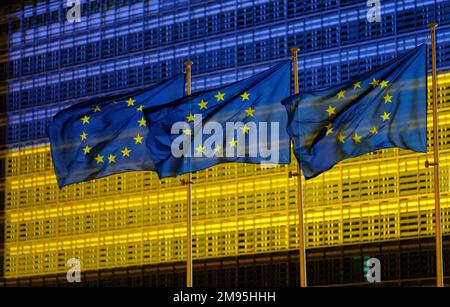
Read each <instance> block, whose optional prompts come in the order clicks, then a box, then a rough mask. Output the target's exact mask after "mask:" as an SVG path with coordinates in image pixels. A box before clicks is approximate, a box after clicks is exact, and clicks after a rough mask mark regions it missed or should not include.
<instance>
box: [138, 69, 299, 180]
mask: <svg viewBox="0 0 450 307" xmlns="http://www.w3.org/2000/svg"><path fill="white" fill-rule="evenodd" d="M290 72H291V66H290V62H289V61H286V62H282V63H280V64H278V65H276V66H275V67H272V68H271V69H268V70H266V71H264V72H261V73H259V74H256V75H254V76H252V77H250V78H247V79H244V80H242V81H238V82H235V83H233V84H230V85H227V86H224V87H221V88H218V89H214V90H208V91H203V92H199V93H195V94H193V95H191V96H189V97H185V98H183V99H180V100H178V101H176V102H172V103H171V104H169V105H167V106H161V107H157V108H149V109H146V110H145V114H146V116H147V120H148V121H149V123H150V135H149V137H148V138H147V147H148V148H149V150H150V152H151V155H152V158H153V161H154V162H155V165H156V169H157V172H158V174H159V176H160V178H165V177H174V176H177V175H180V174H184V173H188V172H193V171H199V170H202V169H205V168H208V167H211V166H214V165H217V164H219V163H225V162H241V163H261V164H264V163H267V164H270V165H273V164H287V163H290V150H289V148H290V140H289V135H288V134H287V132H286V121H287V113H286V111H285V109H284V107H283V106H282V105H281V101H282V100H283V99H285V98H286V97H288V96H289V95H290Z"/></svg>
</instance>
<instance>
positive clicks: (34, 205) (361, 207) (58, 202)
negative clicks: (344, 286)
mask: <svg viewBox="0 0 450 307" xmlns="http://www.w3.org/2000/svg"><path fill="white" fill-rule="evenodd" d="M439 99H440V100H439V107H440V140H439V142H440V144H441V172H442V173H441V177H442V182H441V190H442V207H443V216H444V219H443V227H444V233H450V213H449V207H450V193H449V186H450V181H449V178H450V174H449V170H450V74H445V75H440V76H439ZM430 125H431V118H430V120H429V128H431V126H430ZM429 136H431V129H429ZM427 157H428V158H430V160H432V152H431V148H430V153H428V154H416V153H412V152H409V151H404V150H398V149H392V150H383V151H379V152H377V153H372V154H367V155H364V156H362V157H359V158H356V159H351V160H347V161H345V162H343V163H340V164H339V165H337V166H336V167H334V168H333V169H332V170H330V171H328V172H326V173H324V174H323V175H321V176H319V177H317V178H315V179H313V180H311V181H307V182H306V183H305V189H304V193H305V219H306V221H305V222H306V225H305V229H306V241H307V246H308V248H315V247H324V246H340V245H347V244H356V243H364V242H381V241H389V240H399V239H407V238H415V237H425V236H432V235H433V233H434V225H433V210H434V203H433V202H434V200H433V178H432V175H433V174H432V168H429V169H427V168H425V167H424V164H425V161H426V159H427ZM5 159H6V174H7V178H6V183H5V185H6V187H5V195H6V196H5V208H6V212H5V228H6V229H5V237H6V244H5V276H6V277H20V276H31V275H45V274H54V273H58V272H65V271H66V262H67V260H68V259H70V258H73V257H75V258H78V259H80V261H81V262H82V269H83V270H97V269H101V268H114V267H124V266H131V265H142V264H155V263H165V262H174V261H182V260H184V259H185V256H186V255H185V244H186V241H185V233H186V232H185V223H184V221H185V219H186V215H185V213H186V210H185V204H186V192H185V189H184V188H182V187H181V186H180V183H179V180H178V179H166V180H159V179H158V178H157V176H156V175H155V174H154V173H151V172H132V173H126V174H121V175H115V176H110V177H107V178H103V179H99V180H95V181H91V182H87V183H81V184H77V185H71V186H68V187H65V188H64V189H62V190H60V189H59V188H58V187H57V185H56V181H55V176H54V173H53V169H52V162H51V155H50V152H49V148H48V146H41V147H37V148H28V149H23V150H20V151H11V152H8V153H7V154H6V157H5ZM289 169H291V170H294V169H295V164H294V163H292V165H290V166H289V167H288V166H280V167H275V168H269V169H261V168H260V166H259V165H243V164H224V165H220V166H217V167H214V168H211V169H208V170H205V171H202V172H198V173H195V174H194V182H195V184H194V189H193V197H194V201H193V217H194V229H193V232H194V251H193V253H194V257H195V258H196V259H206V258H216V257H224V256H238V255H246V254H256V253H267V252H275V251H287V250H293V249H296V248H297V246H298V245H297V244H298V228H297V218H298V217H297V210H296V184H295V183H296V180H295V179H293V178H291V179H290V178H288V176H287V172H288V170H289Z"/></svg>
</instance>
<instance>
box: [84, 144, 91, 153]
mask: <svg viewBox="0 0 450 307" xmlns="http://www.w3.org/2000/svg"><path fill="white" fill-rule="evenodd" d="M90 152H91V147H89V146H87V145H86V146H85V147H83V153H84V154H85V155H87V154H88V153H90Z"/></svg>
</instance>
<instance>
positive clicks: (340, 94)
mask: <svg viewBox="0 0 450 307" xmlns="http://www.w3.org/2000/svg"><path fill="white" fill-rule="evenodd" d="M337 96H338V98H339V99H344V98H345V91H343V90H342V91H340V92H339V93H338V94H337Z"/></svg>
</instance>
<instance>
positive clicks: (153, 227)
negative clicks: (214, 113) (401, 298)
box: [0, 0, 450, 285]
mask: <svg viewBox="0 0 450 307" xmlns="http://www.w3.org/2000/svg"><path fill="white" fill-rule="evenodd" d="M65 3H66V1H62V0H60V1H56V0H50V1H48V2H39V1H37V2H36V3H35V4H30V3H27V2H26V1H24V2H22V3H14V4H13V1H11V4H10V5H9V6H5V7H3V8H2V9H4V10H5V11H7V12H8V14H7V15H6V16H7V19H5V20H3V23H2V28H3V29H5V30H4V31H2V33H4V34H5V35H4V36H3V37H4V38H3V41H5V42H6V43H7V44H3V43H2V48H3V47H4V46H6V45H7V49H5V50H4V52H7V53H8V54H7V56H3V57H0V66H1V67H4V70H5V73H6V76H7V85H8V89H7V90H6V88H5V87H1V88H0V102H2V106H6V107H4V108H5V109H6V110H4V112H3V116H2V118H4V117H6V118H7V120H6V121H5V120H4V119H3V120H2V122H1V125H2V131H3V133H4V146H3V148H2V151H1V160H2V167H3V168H4V169H3V170H2V171H3V173H4V174H2V175H3V178H4V180H3V184H2V185H1V186H0V189H1V192H0V193H1V195H2V198H3V199H4V200H3V199H2V207H0V212H1V218H0V222H2V221H3V227H2V228H3V232H4V234H3V236H4V240H3V241H4V244H3V246H2V249H3V281H2V282H3V283H4V284H16V283H19V284H21V283H26V282H31V283H32V284H33V283H34V282H35V281H36V280H37V281H36V283H39V282H42V283H44V284H45V283H46V280H47V283H49V284H52V283H55V280H59V279H61V280H63V281H62V283H64V282H65V281H64V279H65V272H66V271H67V267H66V262H67V260H68V259H70V258H77V259H79V260H80V261H81V263H82V270H83V272H85V273H84V274H85V275H83V276H84V277H86V279H87V280H88V281H89V280H91V281H95V280H97V282H98V280H102V278H104V279H105V280H125V281H126V282H124V283H126V284H133V282H130V280H133V278H134V277H133V276H141V277H139V278H138V279H139V282H136V284H142V283H144V284H154V285H157V284H165V285H166V284H167V285H183V284H184V282H183V278H184V275H183V265H184V263H183V261H184V260H185V257H186V254H185V244H186V240H185V237H186V230H185V228H186V226H185V225H186V224H185V221H186V209H185V207H186V192H185V188H184V187H182V186H181V185H180V182H179V179H165V180H159V179H158V178H157V175H156V174H155V173H151V172H134V173H126V174H120V175H115V176H111V177H107V178H104V179H99V180H95V181H92V182H88V183H82V184H76V185H72V186H68V187H65V188H64V189H62V190H60V189H59V188H58V186H57V184H56V179H55V176H54V172H53V169H52V161H51V155H50V151H49V145H48V139H47V138H46V134H45V128H46V125H47V124H48V123H49V121H50V120H51V117H52V116H53V115H54V114H55V113H56V112H58V111H59V110H61V109H63V108H66V107H67V106H69V105H71V104H73V103H77V102H80V101H83V100H84V99H86V98H87V97H99V96H101V95H104V94H108V93H118V92H124V91H127V90H129V89H130V88H139V87H142V86H144V85H146V84H149V83H153V82H157V81H158V80H160V79H161V78H167V77H170V76H172V75H173V74H175V73H178V72H180V71H182V69H183V61H184V60H186V59H191V60H192V61H193V62H194V65H193V67H192V73H193V91H196V90H200V89H204V88H207V87H213V86H218V85H221V84H226V83H229V82H232V81H235V80H238V79H241V78H244V77H247V76H249V75H251V74H254V73H256V72H259V71H261V70H263V69H266V68H267V67H269V66H271V65H273V64H274V63H276V62H277V61H279V60H282V59H286V58H287V57H288V56H289V55H290V54H289V48H290V47H292V46H297V47H299V48H300V49H301V53H300V58H299V77H300V90H310V89H314V88H322V87H327V86H331V85H335V84H337V83H340V82H343V81H346V80H348V79H350V78H352V77H354V76H356V75H358V74H360V73H361V72H364V71H366V70H369V69H371V68H372V67H374V66H375V65H377V64H380V63H382V62H384V61H386V60H387V59H390V58H392V57H394V56H396V54H397V53H398V52H403V51H404V50H406V49H409V48H412V47H414V46H416V45H418V44H421V43H423V42H425V41H426V40H427V35H428V29H427V24H428V23H430V22H432V21H436V22H437V23H439V24H440V27H439V28H438V36H437V38H438V70H439V76H438V78H439V82H438V83H439V84H438V86H439V102H438V103H439V108H440V115H439V119H440V140H439V142H440V146H441V178H442V180H441V191H442V213H443V231H444V234H445V235H449V234H450V192H449V189H450V71H449V70H448V69H449V68H450V3H449V2H448V1H443V0H441V1H439V0H433V1H429V0H421V1H418V0H402V1H398V0H397V1H387V0H386V1H382V22H381V23H372V24H371V23H368V22H367V20H366V13H367V10H368V8H367V6H366V1H362V0H341V1H339V0H292V1H291V0H276V1H266V0H239V1H236V0H231V1H230V0H221V1H198V0H171V1H163V0H159V1H158V0H152V1H147V0H95V1H93V0H91V1H88V0H85V1H82V4H83V5H82V9H81V11H82V16H81V22H80V23H75V24H72V23H68V22H66V21H65V10H66V9H65V8H64V6H65ZM2 15H3V14H2ZM6 35H7V36H6ZM6 61H7V63H6ZM429 128H430V129H431V120H430V121H429ZM431 137H432V134H431V131H429V139H430V140H431ZM429 143H430V144H431V142H429ZM431 150H432V148H430V152H429V153H428V154H427V155H425V154H415V153H411V152H408V151H403V150H397V149H393V150H383V151H379V152H377V153H373V154H368V155H365V156H362V157H361V158H357V159H351V160H348V161H346V162H343V163H340V164H339V165H337V166H336V167H334V168H333V169H332V170H330V171H328V172H326V173H325V174H323V175H321V176H319V177H317V178H315V179H313V180H311V181H308V182H307V183H306V184H305V186H304V192H305V227H306V242H307V247H308V250H309V251H308V254H309V256H308V257H309V258H308V260H311V261H308V263H309V267H308V268H309V269H310V276H309V278H310V280H311V283H312V284H317V285H319V284H322V283H347V282H348V283H354V282H359V281H360V280H361V278H360V277H361V276H359V277H358V278H356V277H349V278H348V279H345V280H342V279H340V278H335V277H323V278H322V277H320V276H319V277H318V275H321V274H322V275H323V274H330V273H326V272H327V270H328V269H329V268H331V267H333V259H338V260H336V261H337V262H338V263H339V264H338V266H339V269H338V270H337V272H341V273H345V274H347V273H348V272H350V271H351V270H352V269H351V268H354V267H355V266H356V267H358V269H355V273H354V274H355V275H358V274H359V272H360V270H361V261H362V260H361V259H364V257H366V256H377V255H378V254H379V253H381V250H385V249H386V248H387V247H389V246H390V247H391V249H390V250H391V251H395V253H397V250H399V251H398V253H397V254H399V253H401V250H403V251H409V252H410V254H411V256H410V258H411V259H413V258H414V257H417V255H422V254H421V253H424V254H425V255H428V256H427V257H428V258H427V259H428V262H427V265H428V267H430V268H433V265H434V264H433V259H431V258H432V256H433V252H430V251H431V250H432V247H433V246H432V241H430V239H429V238H430V237H432V236H433V234H434V223H433V218H434V217H433V210H434V199H433V174H432V171H433V170H432V168H425V166H424V165H425V161H426V160H427V158H429V159H430V160H432V151H431ZM289 169H291V170H295V163H294V162H293V163H292V164H291V166H289V167H276V168H273V169H261V168H260V166H258V165H242V164H224V165H220V166H217V167H214V168H211V169H208V170H205V171H202V172H199V173H195V174H194V176H193V177H194V183H195V184H194V186H193V219H194V227H193V233H194V237H193V240H194V248H193V254H194V260H195V263H196V270H195V271H194V278H195V281H196V282H197V283H198V284H202V283H203V284H208V283H207V282H206V281H207V280H208V279H214V278H216V279H215V280H217V279H219V280H220V279H223V283H226V284H228V285H235V284H245V285H256V284H258V285H259V281H257V280H260V279H264V276H266V277H267V276H269V275H270V276H271V277H270V278H271V279H273V276H274V275H273V274H274V273H273V272H275V271H276V272H278V273H276V274H277V276H279V278H278V279H275V280H276V281H277V282H278V284H279V285H285V284H296V283H297V282H296V280H297V279H298V267H297V266H296V258H295V257H296V253H297V252H296V250H297V244H298V228H297V209H296V198H295V197H296V185H295V178H293V179H292V178H289V177H288V170H289ZM444 241H445V246H446V249H445V253H446V256H445V261H446V267H447V268H446V276H449V275H450V271H449V269H448V267H449V266H450V259H449V258H450V256H449V249H447V240H444ZM418 242H419V243H418ZM430 242H431V243H430ZM430 244H431V245H430ZM412 245H414V246H416V247H411V246H412ZM399 246H401V248H399ZM408 246H409V247H408ZM424 246H427V247H426V249H424ZM364 250H366V251H368V252H364ZM388 250H389V249H388ZM345 251H347V253H348V255H350V256H349V257H350V259H353V260H348V257H347V256H345ZM333 253H334V254H333ZM337 253H339V256H336V255H337ZM393 253H394V252H393ZM395 253H394V254H395ZM394 254H393V255H394ZM397 254H395V255H397ZM333 255H334V256H333ZM321 257H322V258H323V259H331V260H329V261H328V262H327V261H326V260H323V261H322V260H321V259H322V258H321ZM327 257H328V258H327ZM333 257H335V258H333ZM346 257H347V258H346ZM396 257H397V256H396ZM398 257H400V258H401V257H402V256H398ZM388 258H389V257H386V259H388ZM400 258H399V259H400ZM410 258H408V259H410ZM249 259H250V260H249ZM255 259H257V260H255ZM258 259H261V260H258ZM264 259H265V260H264ZM267 259H269V260H267ZM339 259H340V260H339ZM346 259H347V260H346ZM383 259H384V258H383ZM402 259H403V258H402ZM258 261H259V262H258ZM277 261H278V262H277ZM324 261H325V262H324ZM394 262H395V261H393V262H392V263H394ZM258 263H259V264H258ZM264 263H266V264H265V266H266V267H268V266H269V267H270V268H273V269H272V271H271V272H270V273H267V274H268V275H264V274H261V275H258V274H260V273H258V272H260V271H259V268H261V267H262V266H263V265H262V264H264ZM267 263H269V264H267ZM385 263H386V262H385ZM346 265H347V266H346ZM384 265H385V266H386V267H385V268H386V270H389V269H392V270H400V269H398V264H397V262H395V264H391V265H389V264H384ZM324 266H325V267H327V268H328V269H327V268H325V267H324ZM391 267H392V268H391ZM412 267H413V265H412ZM247 268H248V270H247ZM236 270H240V271H239V272H240V273H236V272H237V271H236ZM242 270H244V271H245V270H247V271H246V272H247V273H245V272H244V273H242ZM406 270H407V269H406ZM144 271H146V272H148V274H147V273H143V272H144ZM335 271H336V270H334V269H333V272H335ZM111 272H112V273H111ZM114 272H116V274H118V275H120V277H116V278H114V276H115V275H114ZM117 272H119V273H117ZM133 272H134V273H133ZM205 272H213V273H211V274H207V273H205ZM217 272H220V273H217ZM227 272H228V273H227ZM230 272H231V273H230ZM346 272H347V273H346ZM103 274H105V276H103ZM242 274H243V275H242ZM317 274H318V275H317ZM333 274H334V273H333ZM336 274H338V273H336ZM348 274H350V273H348ZM352 274H353V273H352ZM427 274H428V275H427ZM350 275H351V274H350ZM406 275H407V274H406ZM406 275H405V274H397V275H395V276H394V275H393V277H392V278H391V279H402V280H403V279H405V278H406V279H407V280H408V279H411V280H415V279H421V280H427V279H430V278H432V277H433V274H432V272H424V273H423V274H418V275H417V277H416V276H412V275H411V276H409V275H408V276H406ZM58 276H62V277H61V278H60V277H58ZM111 276H112V277H111ZM142 276H147V277H145V278H142ZM158 276H159V277H158ZM214 276H216V277H214ZM224 276H225V277H224ZM242 276H245V277H242ZM255 276H260V277H255ZM280 276H281V277H280ZM327 276H328V275H327ZM352 276H353V275H352ZM402 276H403V277H402ZM405 276H406V277H405ZM46 278H47V279H46ZM158 278H160V279H158ZM226 278H228V279H226ZM233 278H234V279H236V280H237V279H239V280H238V281H236V282H232V281H229V280H233ZM242 278H244V279H245V278H247V279H246V281H242ZM268 282H269V281H268ZM94 283H95V282H94ZM216 283H217V282H216ZM263 284H264V283H263Z"/></svg>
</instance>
